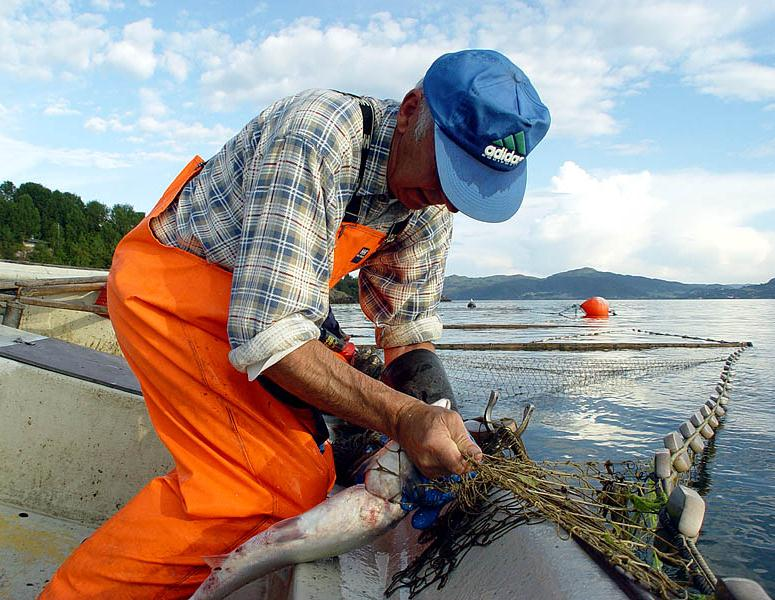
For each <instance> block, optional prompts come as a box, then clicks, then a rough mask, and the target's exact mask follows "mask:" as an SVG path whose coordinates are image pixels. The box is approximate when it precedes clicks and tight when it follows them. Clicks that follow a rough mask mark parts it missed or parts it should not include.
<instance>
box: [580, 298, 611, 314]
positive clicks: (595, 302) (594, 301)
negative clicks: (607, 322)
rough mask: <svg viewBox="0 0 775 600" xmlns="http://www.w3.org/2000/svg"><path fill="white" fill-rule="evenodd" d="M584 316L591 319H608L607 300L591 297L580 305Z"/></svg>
mask: <svg viewBox="0 0 775 600" xmlns="http://www.w3.org/2000/svg"><path fill="white" fill-rule="evenodd" d="M581 309H582V310H583V311H584V316H585V317H589V318H592V319H607V318H608V300H606V299H605V298H601V297H600V296H592V298H587V299H586V300H584V302H582V303H581Z"/></svg>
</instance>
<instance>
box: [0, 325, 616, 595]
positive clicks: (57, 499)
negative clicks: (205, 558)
mask: <svg viewBox="0 0 775 600" xmlns="http://www.w3.org/2000/svg"><path fill="white" fill-rule="evenodd" d="M0 349H3V351H2V352H0V464H2V465H3V468H2V469H1V470H0V598H11V599H13V600H27V599H32V598H35V597H36V596H37V594H38V593H39V592H40V590H41V589H42V588H43V586H44V585H45V583H46V581H47V580H48V579H49V578H50V577H51V575H52V574H53V572H54V571H55V569H56V568H57V566H58V565H59V564H60V563H61V562H62V561H63V560H64V559H65V558H66V557H67V555H68V554H69V553H70V552H71V551H72V549H74V548H75V547H76V546H77V545H78V544H79V543H81V541H82V540H83V539H84V538H86V537H87V536H88V535H89V534H90V532H91V531H93V529H94V528H95V527H96V526H97V525H98V524H99V523H101V522H103V521H104V520H105V519H107V518H108V517H109V516H110V515H112V514H113V513H114V512H115V511H116V510H117V509H118V508H120V507H121V506H123V505H124V504H125V503H126V502H127V501H128V500H129V499H130V498H131V497H132V496H133V495H134V494H135V493H136V492H137V490H139V489H140V488H141V487H142V486H143V485H144V484H145V483H146V482H147V481H148V480H149V479H151V478H152V477H154V476H155V475H158V474H161V473H164V472H166V471H167V470H168V469H169V468H170V466H171V461H170V457H169V455H168V454H167V452H166V450H165V449H164V447H163V446H162V445H161V443H160V442H159V440H158V439H157V438H156V435H155V434H154V431H153V428H152V427H151V425H150V422H149V420H148V416H147V413H146V411H145V406H144V404H143V402H142V398H141V396H139V395H138V391H137V390H135V389H133V386H132V384H131V381H130V380H128V379H125V378H124V375H126V373H123V371H122V369H123V368H125V365H122V364H120V362H119V363H117V362H116V360H119V361H120V360H122V359H116V357H114V356H110V355H105V354H103V353H99V352H94V351H92V350H86V349H84V348H80V347H77V346H73V345H72V344H68V343H65V342H60V341H57V340H50V339H48V338H43V337H42V336H39V335H32V334H29V333H25V332H22V331H20V330H17V329H11V328H8V327H3V326H0ZM84 353H85V354H84ZM66 355H70V356H66ZM71 363H72V364H74V365H75V366H74V367H73V368H72V369H71V368H70V367H67V368H65V366H66V365H68V364H71ZM63 365H65V366H63ZM85 365H89V368H88V369H86V368H85ZM122 373H123V375H122ZM95 374H96V376H95ZM119 375H120V377H119ZM130 375H131V373H130ZM117 377H118V380H116V378H117ZM128 382H129V383H128ZM23 515H26V516H23ZM417 535H418V534H417V532H416V531H414V530H413V529H412V528H411V526H410V524H409V519H404V520H403V521H402V522H401V523H400V524H399V525H398V527H396V528H395V529H394V530H392V531H390V532H388V533H387V534H386V535H384V536H383V537H382V538H380V539H379V540H377V541H376V542H375V543H374V544H371V545H369V546H366V547H363V548H359V549H357V550H355V551H353V552H350V553H348V554H344V555H342V556H339V557H336V558H333V559H327V560H320V561H317V562H314V563H307V564H303V565H296V566H295V567H293V568H289V569H285V570H283V571H282V572H278V573H276V574H273V575H271V576H269V577H268V578H265V579H264V580H260V581H257V582H255V583H253V584H251V585H250V586H246V587H245V588H243V589H242V590H240V591H239V592H237V593H235V594H233V595H232V596H231V597H230V598H231V599H232V600H238V599H239V600H243V599H247V598H251V599H253V600H255V599H256V598H272V599H278V600H280V599H294V600H302V599H303V600H315V599H321V600H323V599H326V600H329V599H336V598H341V599H348V600H350V599H352V600H355V599H358V600H361V599H378V598H382V597H383V594H384V590H385V589H386V587H387V586H388V584H389V583H390V581H391V579H392V577H393V575H394V574H395V573H396V572H398V571H399V570H401V569H403V568H405V567H406V566H407V565H408V564H410V562H411V560H412V559H413V558H414V557H415V556H417V554H418V553H419V552H420V551H421V549H422V548H421V546H420V545H419V544H418V543H417ZM625 597H627V596H626V595H625V594H624V592H623V591H622V590H621V588H620V587H619V586H618V585H617V583H616V582H615V581H614V580H613V579H612V578H611V576H610V575H609V574H608V573H607V572H606V571H604V570H603V569H602V568H601V567H600V566H598V565H597V564H596V563H595V562H594V561H593V560H592V559H590V557H589V556H588V555H587V554H586V553H585V552H584V551H583V550H582V549H581V547H580V546H578V545H577V544H576V543H575V542H573V541H569V540H566V539H561V538H560V537H559V536H558V535H557V532H556V530H555V528H554V526H552V525H549V524H541V525H534V526H529V527H518V528H517V529H515V530H513V531H512V532H510V533H508V534H507V535H505V536H503V537H502V538H500V539H498V540H496V541H494V542H493V543H492V544H490V545H489V546H486V547H475V548H472V549H471V551H470V552H469V553H468V554H467V556H466V557H465V559H464V560H463V561H462V562H461V564H460V565H459V566H458V567H457V569H456V570H455V571H454V572H453V573H452V575H451V577H450V578H449V581H448V583H447V585H446V587H444V588H443V589H442V590H437V589H436V588H435V586H433V587H430V588H428V589H426V590H425V591H424V592H422V593H421V594H419V595H418V596H417V598H418V599H419V600H428V599H440V598H447V599H457V598H460V599H462V598H484V599H493V600H496V599H499V598H510V599H511V598H553V599H557V600H588V599H589V598H596V599H607V598H611V599H620V598H625ZM393 598H399V599H404V598H408V592H407V591H406V590H401V591H399V592H398V593H397V594H395V595H394V596H393Z"/></svg>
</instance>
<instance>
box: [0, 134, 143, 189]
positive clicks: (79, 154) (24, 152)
mask: <svg viewBox="0 0 775 600" xmlns="http://www.w3.org/2000/svg"><path fill="white" fill-rule="evenodd" d="M0 163H2V164H3V165H5V166H6V169H5V172H6V177H7V178H9V179H19V178H20V176H22V175H26V174H29V173H31V172H34V171H35V169H37V168H39V167H41V166H43V165H56V166H65V167H89V168H95V169H119V168H122V167H126V166H128V164H129V162H128V161H127V160H126V158H125V157H123V156H121V155H120V154H119V153H116V152H100V151H95V150H91V149H89V148H62V147H45V146H38V145H35V144H30V143H29V142H25V141H21V140H15V139H13V138H9V137H7V136H4V135H2V134H0Z"/></svg>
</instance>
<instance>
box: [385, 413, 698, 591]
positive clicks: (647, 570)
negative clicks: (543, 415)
mask: <svg viewBox="0 0 775 600" xmlns="http://www.w3.org/2000/svg"><path fill="white" fill-rule="evenodd" d="M483 450H484V451H485V458H484V460H483V461H482V462H481V463H480V464H478V465H476V476H474V477H471V478H465V479H463V480H462V481H460V482H449V483H445V484H443V485H442V484H439V483H435V484H434V486H436V487H439V488H440V489H443V490H444V491H452V492H454V493H455V494H456V499H455V500H454V501H453V503H452V505H451V506H450V507H449V508H448V510H447V511H446V512H445V513H444V514H443V515H442V516H441V517H440V518H439V520H438V521H437V522H436V523H435V524H434V525H433V527H432V528H431V529H429V530H427V531H425V532H423V534H421V536H420V539H419V542H420V543H422V544H427V546H426V547H425V549H424V551H423V552H422V554H421V555H420V556H418V557H417V559H415V561H414V562H413V563H412V564H411V565H409V566H408V567H407V568H406V569H404V570H403V571H401V572H399V573H397V574H396V575H395V576H394V578H393V580H392V582H391V584H390V586H389V587H388V589H387V590H386V592H385V593H386V595H388V596H390V595H392V594H393V593H394V592H396V591H397V590H398V589H401V588H407V589H408V591H409V597H410V598H411V597H414V596H415V595H417V594H418V593H419V592H421V591H422V590H424V589H425V588H427V587H429V586H431V585H434V584H436V585H437V587H438V588H439V589H441V588H442V587H443V586H444V585H445V584H446V582H447V579H448V578H449V575H450V574H451V572H452V571H453V569H454V568H455V567H456V566H457V565H458V564H459V563H460V561H462V560H463V559H464V558H465V556H466V554H467V553H468V552H469V551H470V550H471V549H472V548H473V547H475V546H485V545H487V544H489V543H491V542H493V541H494V540H496V539H498V538H499V537H501V536H503V535H505V534H506V533H508V532H509V531H511V530H512V529H514V528H515V527H518V526H520V525H529V524H534V523H539V522H542V521H549V522H551V523H554V524H555V525H556V526H557V527H558V533H559V535H561V536H562V537H568V536H573V538H574V539H576V540H577V541H578V542H579V543H581V544H582V545H583V546H584V547H585V548H586V549H587V550H588V551H589V552H590V553H592V554H595V555H597V556H598V557H599V558H600V559H601V560H602V561H603V562H604V563H605V564H607V565H609V566H610V568H611V569H613V571H614V572H615V573H616V574H618V575H619V576H620V577H621V578H623V579H624V580H625V581H626V582H630V583H633V584H636V585H638V586H640V587H642V588H644V589H646V590H648V591H649V592H650V593H652V594H654V595H656V596H658V597H660V598H675V597H685V596H686V589H687V586H688V579H687V578H686V577H683V578H682V574H684V573H690V572H691V567H690V560H687V559H686V558H685V557H684V556H683V555H682V553H681V549H680V547H679V546H677V545H675V544H674V543H673V542H671V540H670V537H671V536H670V533H669V532H661V531H660V528H659V517H658V515H659V513H660V511H661V510H662V509H663V508H664V506H665V504H666V502H667V496H666V495H665V494H664V492H663V491H662V490H661V488H660V486H659V484H658V482H657V480H656V478H655V477H654V474H653V472H652V469H651V468H650V466H649V465H646V464H643V463H637V462H622V463H612V462H606V463H604V464H603V465H600V464H598V463H592V462H587V463H573V462H557V461H539V462H536V461H533V460H531V459H530V457H529V456H528V454H527V452H526V450H525V447H524V445H523V444H522V441H521V439H520V438H519V436H518V435H516V434H514V433H513V432H512V431H511V429H510V428H508V427H499V428H498V429H497V430H496V431H495V434H494V435H493V436H492V441H490V442H489V443H487V444H484V447H483Z"/></svg>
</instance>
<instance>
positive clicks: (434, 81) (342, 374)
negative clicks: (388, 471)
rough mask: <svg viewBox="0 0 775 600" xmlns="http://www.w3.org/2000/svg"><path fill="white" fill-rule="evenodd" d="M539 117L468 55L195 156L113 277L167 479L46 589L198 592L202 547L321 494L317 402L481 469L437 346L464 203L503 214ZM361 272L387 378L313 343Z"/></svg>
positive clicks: (56, 594)
mask: <svg viewBox="0 0 775 600" xmlns="http://www.w3.org/2000/svg"><path fill="white" fill-rule="evenodd" d="M548 127H549V113H548V110H547V108H546V107H545V106H544V105H543V104H542V103H541V101H540V99H539V97H538V94H537V93H536V91H535V89H534V88H533V86H532V85H531V83H530V81H529V80H528V78H527V76H526V75H525V74H524V73H523V72H522V71H521V70H520V69H519V68H517V67H516V66H515V65H513V64H512V63H511V62H510V61H509V60H508V59H507V58H506V57H505V56H503V55H501V54H499V53H497V52H494V51H489V50H464V51H461V52H456V53H451V54H445V55H443V56H441V57H440V58H438V59H437V60H436V61H435V62H434V63H433V64H432V65H431V67H430V69H429V70H428V71H427V73H426V75H425V77H424V78H423V80H421V82H420V83H419V84H418V85H417V86H416V87H415V88H414V89H412V90H410V91H409V92H408V93H407V94H406V96H405V97H404V99H403V101H402V102H401V103H398V102H396V101H392V100H377V99H375V98H371V97H355V96H352V95H350V94H346V93H341V92H338V91H332V90H319V89H318V90H307V91H305V92H302V93H299V94H296V95H294V96H290V97H287V98H284V99H282V100H279V101H277V102H275V103H274V104H272V105H271V106H269V107H268V108H267V109H266V110H264V111H263V112H262V113H261V114H260V115H259V116H258V117H256V118H255V119H253V120H252V121H250V122H249V123H248V124H247V125H246V126H245V128H244V129H242V131H240V132H239V133H238V134H237V135H236V136H235V137H234V138H232V139H231V140H230V141H228V142H227V143H226V145H225V146H224V147H223V148H222V149H221V150H220V151H219V152H218V153H217V154H216V155H215V156H213V157H212V158H211V159H210V160H208V161H203V160H202V159H201V158H199V157H195V158H194V159H193V160H192V161H191V162H190V163H189V164H188V166H186V167H185V168H184V169H183V171H182V172H181V173H180V174H179V175H178V176H177V178H176V179H175V180H174V181H173V182H172V184H171V185H170V186H169V188H168V189H167V190H166V192H165V193H164V195H163V196H162V198H161V200H160V201H159V203H158V204H157V205H156V207H155V208H154V209H153V210H152V211H151V212H150V213H149V214H148V215H147V216H146V218H145V219H144V220H143V221H142V222H141V223H140V224H139V225H138V226H137V227H136V228H135V229H134V230H133V231H131V232H130V233H129V234H128V235H127V236H126V237H125V238H124V239H123V240H122V241H121V242H120V244H119V245H118V247H117V249H116V252H115V255H114V257H113V266H112V269H111V272H110V277H109V281H108V307H109V311H110V315H111V320H112V322H113V326H114V328H115V330H116V335H117V338H118V341H119V344H120V346H121V349H122V351H123V353H124V355H125V357H126V359H127V361H128V362H129V365H130V366H131V367H132V370H133V371H134V373H135V374H136V375H137V377H138V379H139V380H140V383H141V385H142V390H143V395H144V398H145V401H146V403H147V406H148V411H149V414H150V417H151V420H152V422H153V425H154V427H155V429H156V432H157V434H158V436H159V438H160V439H161V441H162V442H163V443H164V444H165V446H166V447H167V448H168V449H169V451H170V453H171V455H172V457H173V459H174V461H175V467H174V469H173V470H172V471H171V472H170V473H168V474H167V475H165V476H163V477H158V478H156V479H154V480H152V481H151V482H150V483H149V484H148V485H147V486H146V487H145V488H144V489H143V490H141V491H140V492H139V493H138V495H137V496H135V497H134V498H133V499H132V500H131V501H130V502H129V503H128V504H127V505H126V506H125V507H124V508H122V509H121V510H120V511H119V512H118V513H117V514H116V515H115V516H114V517H112V518H111V519H110V520H109V521H107V522H106V523H105V524H104V525H102V527H100V528H99V529H98V530H97V531H96V532H95V533H94V534H93V535H92V536H91V537H89V538H88V539H87V540H85V541H84V542H83V544H81V545H80V546H79V548H78V549H77V550H76V551H75V552H74V553H73V554H72V555H71V556H70V557H69V558H68V559H67V561H65V563H64V564H63V565H62V566H61V567H60V569H59V570H58V571H57V573H56V574H55V575H54V577H53V579H52V581H51V583H50V584H49V586H48V587H47V588H46V590H44V592H43V598H97V597H99V598H178V597H188V596H189V595H190V594H191V593H192V592H193V591H194V590H195V589H196V588H197V586H198V585H199V584H200V583H201V582H202V580H203V579H204V578H205V577H206V576H207V575H208V573H209V568H208V567H207V565H206V564H205V560H204V557H207V556H213V555H220V554H224V553H227V552H229V551H231V550H232V549H233V548H235V547H236V546H238V545H239V544H240V543H241V542H243V541H245V540H246V539H248V538H250V537H251V536H253V535H255V534H256V533H258V532H259V531H261V530H263V529H266V528H267V527H269V526H270V525H272V524H273V523H275V522H277V521H279V520H281V519H285V518H287V517H291V516H294V515H297V514H299V513H302V512H304V511H306V510H308V509H310V508H312V507H314V506H315V505H317V504H318V503H320V502H321V501H323V500H324V499H325V497H326V495H327V493H328V492H329V491H330V490H331V487H332V486H333V484H334V478H335V473H334V467H333V460H332V451H331V447H330V444H329V443H328V442H327V441H326V438H327V432H326V430H325V427H323V426H322V425H321V419H320V411H322V412H325V413H329V414H332V415H337V416H339V417H341V418H343V419H345V420H347V421H348V422H351V423H354V424H357V425H360V426H363V427H367V428H370V429H374V430H377V431H380V432H383V433H385V434H387V435H388V436H389V437H391V438H393V439H395V440H397V441H398V442H399V443H400V444H401V446H402V447H403V448H404V449H405V451H406V452H407V454H408V456H409V457H410V458H411V459H412V462H413V463H414V464H415V465H416V466H417V468H418V469H419V470H420V471H421V472H422V473H423V474H425V475H426V476H428V477H438V476H443V475H448V474H452V473H458V474H460V473H463V472H465V471H466V470H468V469H469V468H470V464H471V463H470V461H471V460H474V461H476V460H479V459H480V457H481V450H480V449H479V448H478V446H477V445H476V444H475V443H474V442H473V441H472V440H471V439H470V438H469V436H468V435H467V432H466V429H465V426H464V425H463V422H462V420H461V418H460V416H459V415H458V413H457V412H455V411H453V410H446V409H444V408H441V407H438V406H430V405H429V404H426V403H425V402H423V401H421V400H425V401H427V402H432V401H433V400H436V399H438V397H439V396H440V395H441V394H444V395H448V388H449V384H448V381H447V380H446V376H445V375H444V371H443V367H442V366H441V362H440V361H439V359H438V358H437V357H436V355H435V353H434V352H433V348H434V346H433V342H434V341H435V340H438V339H439V337H440V336H441V331H442V325H441V321H440V319H439V317H438V315H437V313H436V307H437V305H438V303H439V301H440V298H441V292H442V284H443V281H444V268H445V261H446V257H447V252H448V250H449V245H450V238H451V233H452V213H454V212H457V211H461V212H463V213H464V214H466V215H468V216H469V217H472V218H474V219H478V220H481V221H487V222H501V221H505V220H506V219H509V218H510V217H511V216H512V215H513V214H514V213H515V212H516V211H517V209H518V208H519V206H520V204H521V202H522V198H523V195H524V191H525V182H526V160H525V158H526V157H527V155H528V153H529V152H530V151H531V150H532V149H533V148H534V147H535V146H536V145H537V144H538V142H539V141H540V140H541V139H542V138H543V137H544V135H545V134H546V131H547V129H548ZM355 269H360V272H359V278H358V280H359V288H360V303H361V307H362V309H363V311H364V313H365V315H366V316H367V317H368V318H369V319H370V320H371V321H372V322H373V323H375V338H376V344H377V346H379V347H380V348H382V349H383V350H384V356H385V363H386V365H387V367H386V370H385V377H384V379H385V380H387V381H388V382H389V383H390V384H391V385H392V387H389V386H388V385H386V384H384V383H382V382H380V381H377V380H375V379H372V378H370V377H368V376H366V375H364V374H362V373H360V372H359V371H357V370H356V369H354V368H353V367H351V366H350V365H348V364H347V363H346V362H344V361H342V360H339V359H338V358H337V357H336V356H335V354H334V353H333V352H331V351H329V350H328V349H327V348H326V347H325V346H324V345H323V344H322V343H320V342H319V341H318V336H319V333H320V329H319V328H320V326H321V324H322V323H323V321H324V319H325V318H326V316H327V314H328V312H329V305H328V290H329V288H330V287H332V286H333V285H334V284H335V283H336V282H337V281H339V280H340V279H341V278H342V277H344V275H345V274H347V273H348V272H350V271H353V270H355ZM426 388H427V389H426ZM432 388H435V389H432ZM404 392H407V393H404ZM418 398H421V400H418Z"/></svg>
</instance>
